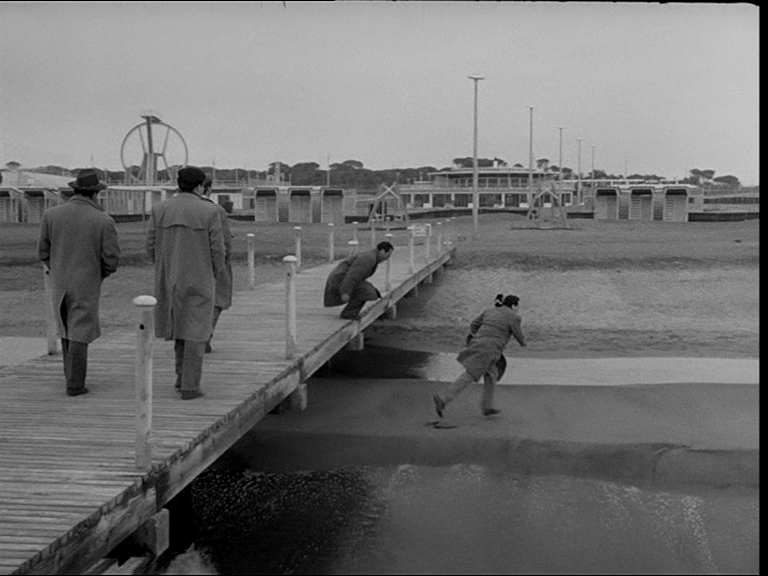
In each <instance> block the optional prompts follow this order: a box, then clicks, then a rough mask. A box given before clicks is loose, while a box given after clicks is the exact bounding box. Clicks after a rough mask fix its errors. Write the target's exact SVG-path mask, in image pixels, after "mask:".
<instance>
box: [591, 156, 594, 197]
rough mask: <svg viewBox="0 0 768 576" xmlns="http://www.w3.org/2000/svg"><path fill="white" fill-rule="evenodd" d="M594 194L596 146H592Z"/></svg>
mask: <svg viewBox="0 0 768 576" xmlns="http://www.w3.org/2000/svg"><path fill="white" fill-rule="evenodd" d="M591 186H592V194H594V190H595V145H594V144H592V185H591Z"/></svg>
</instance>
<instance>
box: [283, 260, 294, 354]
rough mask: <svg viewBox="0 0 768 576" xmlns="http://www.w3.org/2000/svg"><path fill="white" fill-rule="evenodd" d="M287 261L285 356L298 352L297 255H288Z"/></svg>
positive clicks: (285, 261)
mask: <svg viewBox="0 0 768 576" xmlns="http://www.w3.org/2000/svg"><path fill="white" fill-rule="evenodd" d="M283 262H284V263H285V265H286V266H285V357H286V358H289V359H290V358H293V356H294V354H295V353H296V282H295V280H296V257H295V256H286V257H284V258H283Z"/></svg>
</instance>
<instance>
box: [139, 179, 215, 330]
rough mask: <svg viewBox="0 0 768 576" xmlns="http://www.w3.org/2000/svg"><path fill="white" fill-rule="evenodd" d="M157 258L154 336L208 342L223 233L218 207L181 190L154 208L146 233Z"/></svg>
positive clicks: (151, 253)
mask: <svg viewBox="0 0 768 576" xmlns="http://www.w3.org/2000/svg"><path fill="white" fill-rule="evenodd" d="M146 248H147V254H148V255H149V258H150V260H152V261H153V262H154V263H155V298H157V305H156V306H155V335H156V336H158V337H160V338H165V339H166V340H190V341H193V342H205V341H207V340H208V338H209V337H210V336H211V332H212V331H213V303H214V295H215V288H216V277H217V276H218V274H220V273H221V270H222V269H223V268H224V237H223V234H222V232H221V218H220V217H219V213H218V210H217V208H216V206H214V205H213V204H211V203H210V202H206V201H205V200H203V199H202V198H201V197H200V196H198V195H197V194H195V193H193V192H179V193H178V194H177V195H176V196H174V197H172V198H169V199H168V200H164V201H163V202H160V203H159V204H156V205H155V206H153V207H152V213H151V215H150V217H149V223H148V226H147V238H146Z"/></svg>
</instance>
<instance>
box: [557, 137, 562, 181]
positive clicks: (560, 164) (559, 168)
mask: <svg viewBox="0 0 768 576" xmlns="http://www.w3.org/2000/svg"><path fill="white" fill-rule="evenodd" d="M557 129H558V130H560V160H559V161H558V171H557V181H558V182H560V181H562V179H563V127H562V126H558V127H557Z"/></svg>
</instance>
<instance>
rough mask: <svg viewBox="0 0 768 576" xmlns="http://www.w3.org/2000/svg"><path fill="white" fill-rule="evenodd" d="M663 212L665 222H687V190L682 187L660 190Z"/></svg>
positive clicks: (666, 187) (665, 187) (667, 187)
mask: <svg viewBox="0 0 768 576" xmlns="http://www.w3.org/2000/svg"><path fill="white" fill-rule="evenodd" d="M662 198H663V212H662V220H664V221H665V222H688V189H687V188H685V187H682V186H664V187H663V188H662Z"/></svg>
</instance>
